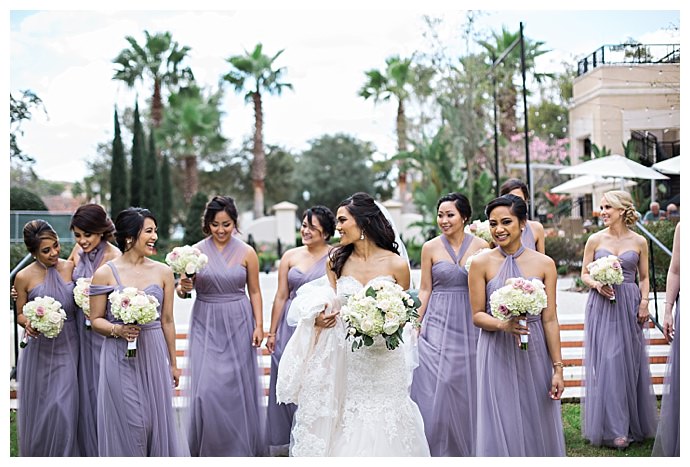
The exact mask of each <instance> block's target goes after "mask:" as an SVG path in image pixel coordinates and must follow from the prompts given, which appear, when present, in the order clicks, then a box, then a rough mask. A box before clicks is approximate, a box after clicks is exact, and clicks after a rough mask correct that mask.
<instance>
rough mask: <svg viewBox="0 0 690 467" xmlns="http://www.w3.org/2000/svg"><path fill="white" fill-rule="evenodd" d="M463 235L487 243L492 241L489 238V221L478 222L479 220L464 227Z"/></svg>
mask: <svg viewBox="0 0 690 467" xmlns="http://www.w3.org/2000/svg"><path fill="white" fill-rule="evenodd" d="M465 233H468V234H472V235H474V236H476V237H479V238H481V239H482V240H486V241H487V242H488V243H491V242H492V241H493V238H491V229H490V228H489V221H480V220H479V219H477V220H475V221H473V222H472V223H471V224H469V225H466V226H465Z"/></svg>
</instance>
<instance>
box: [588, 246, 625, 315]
mask: <svg viewBox="0 0 690 467" xmlns="http://www.w3.org/2000/svg"><path fill="white" fill-rule="evenodd" d="M587 270H588V271H589V274H590V275H591V276H592V279H594V280H595V281H599V282H601V283H602V284H604V285H609V286H611V285H614V284H615V285H619V284H622V283H623V268H622V267H621V262H620V260H619V259H618V256H616V255H608V256H602V257H601V258H599V259H597V260H595V261H592V262H591V263H589V264H588V265H587ZM609 300H611V303H616V296H615V295H614V296H613V297H611V298H610V299H609Z"/></svg>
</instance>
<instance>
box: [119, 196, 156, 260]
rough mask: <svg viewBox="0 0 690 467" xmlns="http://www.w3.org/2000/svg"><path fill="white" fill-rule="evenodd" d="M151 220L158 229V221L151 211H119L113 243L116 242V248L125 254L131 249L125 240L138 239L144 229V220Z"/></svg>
mask: <svg viewBox="0 0 690 467" xmlns="http://www.w3.org/2000/svg"><path fill="white" fill-rule="evenodd" d="M145 219H151V220H152V221H153V223H154V224H156V227H158V221H157V220H156V218H155V217H153V214H152V213H151V211H149V210H148V209H146V208H135V207H131V208H127V209H125V210H124V211H121V212H120V213H119V214H118V215H117V217H116V218H115V241H117V247H118V248H119V249H120V251H121V252H123V253H124V252H125V251H127V250H129V248H131V246H128V245H127V239H128V238H131V239H132V240H133V241H136V240H137V239H138V238H139V234H140V233H141V231H142V229H143V228H144V220H145Z"/></svg>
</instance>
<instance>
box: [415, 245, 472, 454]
mask: <svg viewBox="0 0 690 467" xmlns="http://www.w3.org/2000/svg"><path fill="white" fill-rule="evenodd" d="M473 238H474V237H473V236H472V235H469V234H465V238H464V240H463V242H462V245H461V246H460V250H459V251H458V253H457V254H456V253H455V252H454V251H453V249H452V247H451V246H450V243H449V242H448V239H447V238H446V237H445V236H443V235H441V241H442V242H443V246H444V247H445V249H446V251H447V252H448V255H449V257H450V259H451V260H452V262H451V261H437V262H435V263H434V264H433V265H432V267H431V278H432V290H431V296H430V297H429V303H428V305H427V307H426V312H425V313H424V318H423V321H422V329H421V332H420V335H419V344H418V345H419V347H418V348H419V366H418V367H417V368H416V369H415V371H414V376H413V379H412V388H411V394H410V395H411V397H412V400H414V401H415V402H416V403H417V405H418V406H419V410H420V411H421V413H422V418H423V419H424V431H425V434H426V438H427V441H428V442H429V449H430V451H431V455H432V456H435V457H438V456H474V454H475V437H476V429H477V425H476V424H477V339H478V338H479V328H477V327H476V326H475V325H474V324H473V323H472V308H471V306H470V296H469V291H468V288H467V270H466V269H465V267H464V265H460V264H459V263H458V262H459V261H460V260H461V259H462V257H463V256H464V254H465V252H466V251H467V248H468V247H469V246H470V244H471V243H472V240H473Z"/></svg>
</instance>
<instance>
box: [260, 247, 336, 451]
mask: <svg viewBox="0 0 690 467" xmlns="http://www.w3.org/2000/svg"><path fill="white" fill-rule="evenodd" d="M327 258H328V255H324V256H323V258H321V259H320V260H318V261H317V262H316V263H314V265H312V267H311V268H309V269H308V270H307V271H305V272H302V271H300V270H299V269H297V268H296V267H292V268H290V269H289V270H288V275H287V280H288V290H289V291H290V295H289V297H288V299H287V300H286V301H285V305H284V306H283V310H282V312H281V315H280V322H279V323H278V329H277V331H276V340H275V350H274V351H273V354H272V355H271V379H270V383H269V388H268V407H267V411H266V413H267V417H266V422H267V423H266V432H267V434H266V438H267V441H268V447H269V454H271V455H274V454H285V455H287V453H288V448H289V446H290V431H291V430H292V418H293V416H294V415H295V410H297V406H296V405H294V404H277V403H276V382H277V379H278V364H279V363H280V357H281V356H282V355H283V349H285V346H286V345H287V343H288V341H289V340H290V338H291V337H292V334H293V333H294V332H295V328H294V327H292V326H289V325H288V324H287V321H286V319H285V318H286V316H287V311H288V309H290V304H291V303H292V300H293V299H294V298H295V295H296V294H297V289H299V288H300V287H301V286H302V285H304V284H306V283H307V282H311V281H313V280H314V279H317V278H319V277H321V276H323V275H324V274H326V259H327Z"/></svg>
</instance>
